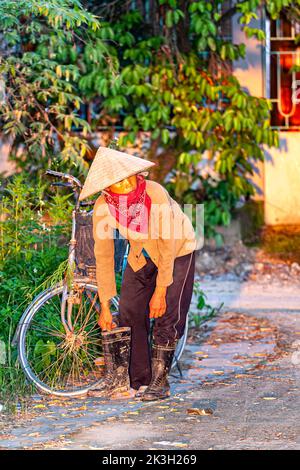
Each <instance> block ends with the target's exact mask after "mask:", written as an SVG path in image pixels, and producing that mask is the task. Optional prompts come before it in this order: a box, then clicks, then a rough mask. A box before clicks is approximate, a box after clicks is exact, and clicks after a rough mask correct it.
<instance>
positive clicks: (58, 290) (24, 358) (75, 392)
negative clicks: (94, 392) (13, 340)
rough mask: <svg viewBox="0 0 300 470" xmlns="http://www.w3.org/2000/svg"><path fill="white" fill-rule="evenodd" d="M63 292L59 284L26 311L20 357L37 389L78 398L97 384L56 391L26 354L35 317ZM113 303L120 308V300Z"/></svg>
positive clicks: (20, 337) (92, 285)
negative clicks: (27, 337) (32, 364)
mask: <svg viewBox="0 0 300 470" xmlns="http://www.w3.org/2000/svg"><path fill="white" fill-rule="evenodd" d="M77 284H79V285H84V286H85V287H86V288H88V289H89V290H91V291H92V292H97V286H96V285H95V284H90V283H89V284H87V283H84V282H82V283H80V282H79V283H78V282H77ZM62 291H63V285H62V284H59V285H57V286H55V287H53V288H51V289H47V290H45V291H44V293H41V294H39V295H38V296H37V297H36V298H35V299H34V300H33V301H32V303H31V304H30V305H29V307H28V308H27V309H26V312H27V313H26V312H25V315H24V316H23V317H22V319H21V321H20V324H19V325H18V329H19V331H18V335H19V340H18V355H19V362H20V365H21V367H22V370H23V372H24V373H25V375H26V377H27V379H28V380H29V381H30V382H31V383H33V384H34V385H35V386H36V388H37V389H38V390H39V391H41V392H44V393H48V394H52V395H55V396H65V397H66V396H70V397H76V396H81V395H85V394H86V393H87V392H88V391H89V390H90V388H91V387H92V386H94V385H95V382H94V383H93V384H91V385H90V386H86V387H82V388H79V389H78V390H73V391H71V390H56V389H55V388H53V387H49V386H48V385H47V384H45V383H43V382H42V381H41V380H40V379H39V378H38V377H37V375H36V374H35V373H34V371H33V370H32V368H31V367H30V364H29V362H28V359H27V354H26V334H27V332H28V329H29V327H30V324H31V322H32V320H33V318H34V315H35V314H36V313H38V312H39V310H40V309H41V308H42V306H43V305H44V304H45V303H46V302H47V301H49V300H50V299H51V298H53V297H54V296H56V295H60V294H62ZM112 302H113V304H114V306H115V307H118V298H114V299H112Z"/></svg>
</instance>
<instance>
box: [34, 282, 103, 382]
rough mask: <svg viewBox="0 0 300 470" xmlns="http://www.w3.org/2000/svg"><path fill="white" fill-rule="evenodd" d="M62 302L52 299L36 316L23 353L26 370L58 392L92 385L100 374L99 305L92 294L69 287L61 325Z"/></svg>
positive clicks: (62, 299) (101, 372) (96, 297)
mask: <svg viewBox="0 0 300 470" xmlns="http://www.w3.org/2000/svg"><path fill="white" fill-rule="evenodd" d="M64 300H65V298H64V295H62V296H60V295H55V296H53V297H52V298H51V299H49V300H48V301H47V302H46V303H45V304H44V305H43V306H42V307H41V308H40V309H39V311H38V312H36V314H35V315H34V317H33V320H32V321H31V323H30V326H29V328H28V332H27V336H26V352H27V358H28V362H29V365H30V368H31V369H32V370H33V372H34V373H35V375H36V376H37V377H38V379H39V380H40V381H41V382H43V383H45V384H46V385H47V386H48V387H51V388H54V389H58V390H59V389H61V390H74V389H76V388H78V387H79V388H83V387H88V386H90V385H92V384H93V383H95V382H97V381H99V380H100V379H101V376H102V374H103V369H102V368H101V367H99V363H101V360H99V357H101V356H102V347H101V334H100V329H99V327H98V324H97V320H98V316H99V311H100V304H99V298H98V294H97V293H96V292H92V291H89V290H88V289H86V288H82V287H81V288H80V290H79V289H78V290H76V286H73V288H72V291H71V295H70V296H69V297H68V298H67V321H66V322H65V323H64V322H63V320H62V316H61V312H62V302H63V301H64ZM66 325H67V328H66Z"/></svg>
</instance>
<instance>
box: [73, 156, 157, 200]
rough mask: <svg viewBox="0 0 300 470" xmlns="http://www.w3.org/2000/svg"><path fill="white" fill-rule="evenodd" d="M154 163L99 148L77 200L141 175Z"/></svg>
mask: <svg viewBox="0 0 300 470" xmlns="http://www.w3.org/2000/svg"><path fill="white" fill-rule="evenodd" d="M153 165H155V163H153V162H150V161H149V160H143V159H142V158H139V157H135V156H134V155H130V154H128V153H125V152H120V151H119V150H115V149H111V148H107V147H99V148H98V150H97V153H96V156H95V158H94V160H93V163H92V164H91V167H90V169H89V172H88V175H87V177H86V180H85V183H84V185H83V188H82V191H81V193H80V196H79V200H80V201H82V200H83V199H85V198H87V197H89V196H92V195H93V194H96V193H98V192H99V191H102V190H103V189H105V188H107V187H108V186H111V185H112V184H115V183H118V182H119V181H122V180H123V179H125V178H128V177H129V176H132V175H135V174H137V173H141V172H143V171H145V170H146V169H148V168H150V167H151V166H153Z"/></svg>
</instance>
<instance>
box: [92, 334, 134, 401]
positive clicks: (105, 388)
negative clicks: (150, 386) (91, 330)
mask: <svg viewBox="0 0 300 470" xmlns="http://www.w3.org/2000/svg"><path fill="white" fill-rule="evenodd" d="M130 341H131V329H130V328H129V327H122V328H114V329H113V330H111V331H103V332H102V347H103V353H104V366H105V376H104V378H103V380H102V381H101V382H99V383H98V384H96V385H95V386H94V387H92V388H91V390H89V392H88V395H89V396H93V397H111V396H112V395H114V394H117V393H123V392H128V391H129V389H130V383H129V374H128V368H129V357H130Z"/></svg>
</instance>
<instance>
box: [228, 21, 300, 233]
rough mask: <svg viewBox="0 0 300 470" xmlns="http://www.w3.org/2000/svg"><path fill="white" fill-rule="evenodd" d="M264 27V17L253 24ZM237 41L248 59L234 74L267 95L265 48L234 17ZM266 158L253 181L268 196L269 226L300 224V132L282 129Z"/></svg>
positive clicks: (255, 91)
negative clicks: (277, 143)
mask: <svg viewBox="0 0 300 470" xmlns="http://www.w3.org/2000/svg"><path fill="white" fill-rule="evenodd" d="M251 25H253V27H262V26H263V23H262V18H260V19H259V20H256V21H254V22H253V23H251ZM232 30H233V40H234V42H236V43H239V42H244V43H246V44H247V54H246V58H245V59H244V60H239V61H236V62H235V63H234V74H235V76H236V77H237V78H238V79H239V81H240V83H241V84H242V85H243V86H244V87H245V88H246V89H247V90H248V91H249V92H250V93H251V94H253V95H256V96H265V95H266V93H265V82H264V80H265V76H264V49H263V47H262V46H261V44H260V43H259V42H258V41H257V40H256V39H254V38H251V39H248V38H246V37H245V35H244V33H243V32H242V31H240V26H239V24H238V23H237V18H236V17H235V18H234V19H233V28H232ZM265 155H266V160H265V162H264V163H259V164H258V168H257V170H258V174H256V175H255V177H254V178H253V184H255V185H256V186H257V187H258V188H259V192H261V194H257V195H256V197H255V198H256V199H262V198H263V199H264V213H265V223H266V224H267V225H281V224H300V190H299V188H300V132H280V148H279V149H274V148H272V149H266V150H265Z"/></svg>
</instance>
